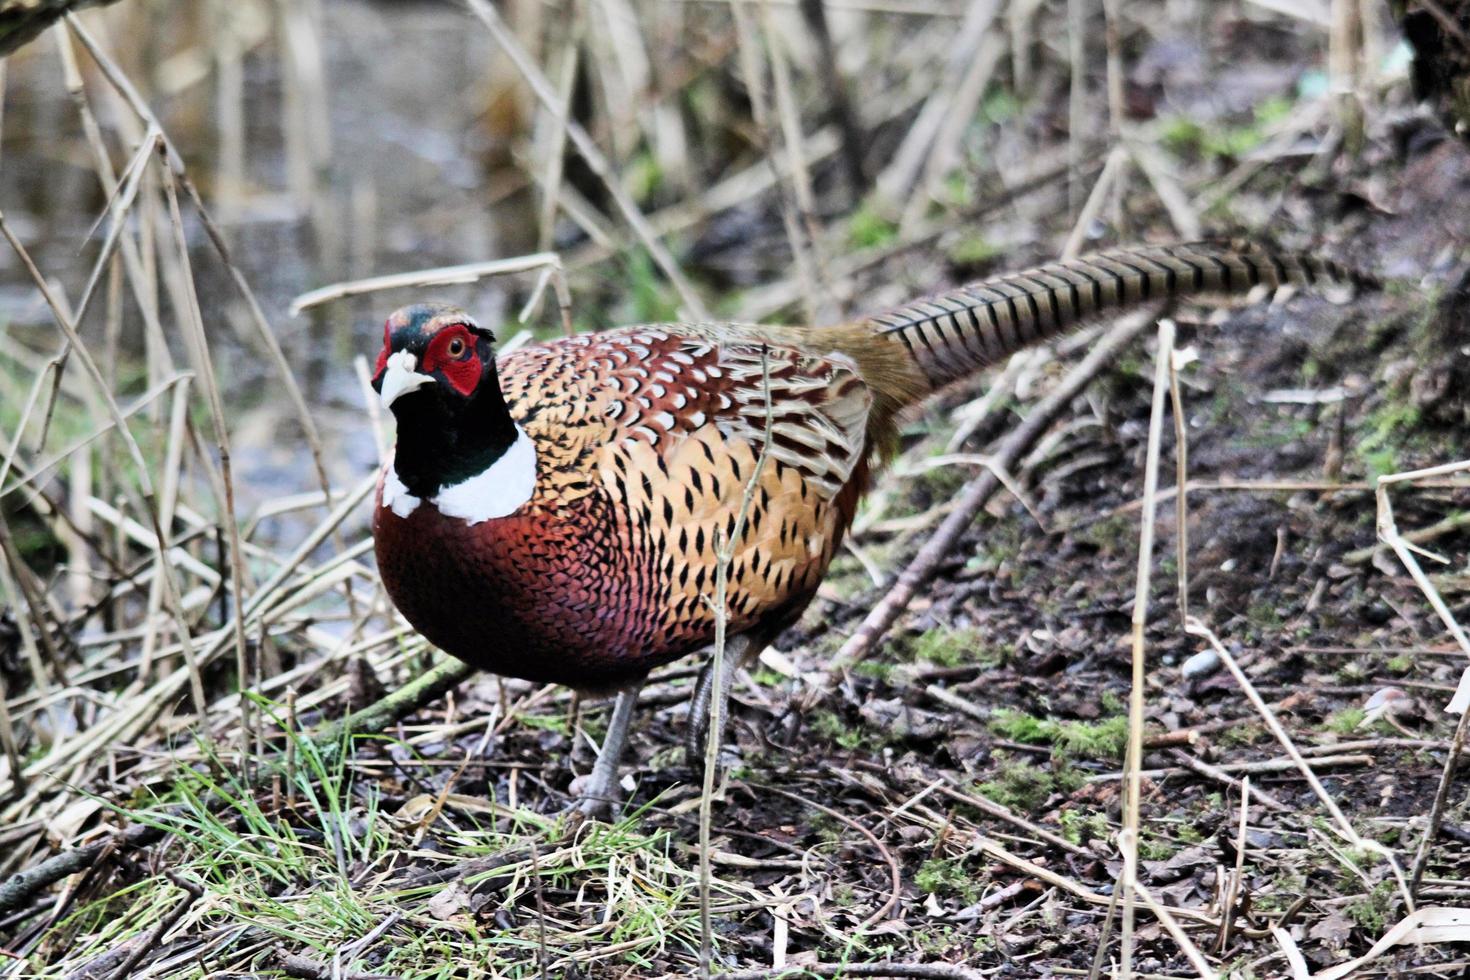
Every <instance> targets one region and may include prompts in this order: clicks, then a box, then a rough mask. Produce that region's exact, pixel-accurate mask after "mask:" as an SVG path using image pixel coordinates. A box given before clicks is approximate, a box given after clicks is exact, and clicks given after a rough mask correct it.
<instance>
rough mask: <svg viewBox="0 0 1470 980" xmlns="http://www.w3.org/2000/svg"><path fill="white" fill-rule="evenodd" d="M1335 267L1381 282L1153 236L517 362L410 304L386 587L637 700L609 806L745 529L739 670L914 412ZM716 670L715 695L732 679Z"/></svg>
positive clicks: (589, 341)
mask: <svg viewBox="0 0 1470 980" xmlns="http://www.w3.org/2000/svg"><path fill="white" fill-rule="evenodd" d="M1317 282H1331V283H1346V284H1354V285H1367V284H1371V282H1370V280H1367V279H1366V278H1365V277H1363V276H1361V275H1360V274H1358V273H1356V272H1353V271H1350V270H1347V269H1345V268H1343V267H1342V266H1339V265H1338V264H1336V263H1334V262H1332V261H1330V260H1326V259H1322V258H1318V257H1314V256H1310V255H1303V254H1286V253H1276V252H1272V251H1269V250H1266V249H1264V248H1260V247H1257V246H1254V245H1250V244H1233V243H1232V244H1225V243H1216V242H1198V243H1192V244H1183V245H1170V246H1143V247H1135V248H1122V249H1116V250H1112V251H1106V252H1101V253H1099V254H1095V255H1092V256H1088V257H1085V258H1081V259H1076V260H1072V261H1062V262H1055V263H1052V264H1050V265H1043V266H1040V267H1039V268H1035V269H1032V270H1029V271H1026V272H1022V273H1018V274H1014V275H1006V276H1000V277H997V278H993V279H988V280H985V281H983V282H980V283H976V284H973V285H969V286H965V287H962V288H959V289H955V290H952V291H950V292H946V293H942V294H940V295H937V296H933V297H930V298H927V299H922V300H918V301H916V302H913V303H910V304H908V305H906V306H903V307H901V308H898V309H895V310H892V311H889V312H886V313H882V314H879V315H876V316H873V317H870V318H868V319H864V320H860V321H857V322H853V323H848V324H845V325H841V326H834V327H825V328H806V327H775V326H760V325H755V324H739V323H688V324H650V325H644V326H634V327H626V328H622V329H617V330H610V331H606V332H602V333H595V334H587V335H581V336H574V337H566V338H562V339H558V340H553V341H549V342H546V343H541V344H536V345H532V346H527V347H523V348H521V349H519V350H517V351H515V352H514V353H511V354H507V355H506V356H504V357H502V358H500V359H498V360H497V359H496V356H495V350H494V336H493V334H492V333H491V332H490V331H489V330H487V329H485V328H484V327H483V326H481V325H480V324H479V323H477V322H476V321H475V319H474V318H473V317H471V316H470V315H469V314H467V313H465V312H464V311H462V310H459V309H455V308H453V307H451V306H446V305H440V304H418V305H414V306H408V307H405V308H404V309H401V310H398V311H397V312H395V313H393V314H392V315H391V316H389V318H388V320H387V323H386V325H385V328H384V334H383V349H382V352H381V353H380V354H379V356H378V361H377V368H376V371H375V375H374V378H373V387H374V389H375V390H376V391H377V392H378V393H379V396H380V399H381V402H382V404H383V405H384V406H385V407H386V408H388V409H391V411H392V412H393V414H394V416H395V417H396V419H397V445H396V448H395V451H394V455H393V457H392V458H391V459H390V460H389V462H388V463H387V465H386V466H385V467H384V470H383V473H382V475H381V478H380V482H379V487H378V496H377V505H376V508H375V511H374V518H373V531H374V536H375V544H376V551H377V560H378V567H379V570H380V572H381V574H382V579H383V583H384V585H385V586H386V588H387V590H388V594H389V595H390V596H391V597H392V600H393V602H394V603H395V604H396V605H397V607H398V609H399V610H400V611H401V612H402V613H403V615H404V616H405V617H406V618H407V620H408V622H409V623H411V624H412V625H413V626H414V627H415V628H416V629H417V630H418V631H419V632H421V633H422V634H423V635H424V636H425V637H426V638H427V639H428V640H429V641H430V642H432V643H433V644H434V645H436V646H438V647H440V648H441V649H443V650H444V651H446V652H447V653H450V654H452V655H453V656H455V657H458V658H460V659H462V660H464V661H466V662H467V663H469V664H470V665H472V666H475V667H478V668H482V669H484V670H488V671H493V672H495V673H497V674H503V675H508V676H512V677H519V678H524V679H527V680H532V681H539V682H555V683H559V684H566V685H569V686H571V687H573V688H576V689H579V690H581V691H590V692H612V691H616V692H618V696H617V698H616V701H615V704H614V710H613V717H612V720H611V723H610V725H609V731H608V733H607V735H606V737H605V739H604V743H603V746H602V749H601V751H600V753H599V755H598V759H597V761H596V763H595V764H594V767H593V770H592V773H591V777H590V779H589V781H588V785H587V786H586V787H585V788H584V790H583V799H584V801H585V802H586V804H587V807H588V808H589V809H591V808H593V807H595V806H596V805H597V804H598V802H599V801H602V800H604V799H606V798H607V796H608V794H609V793H610V791H611V790H612V788H613V784H614V781H615V776H616V772H617V764H618V760H619V757H620V755H621V752H622V747H623V744H624V741H625V737H626V733H627V729H628V726H629V723H630V721H631V719H632V717H633V708H634V705H635V703H636V698H637V692H638V689H639V687H640V686H641V685H642V683H643V681H644V679H645V678H646V677H647V675H648V672H649V670H651V669H652V668H654V667H658V666H660V665H661V664H665V663H668V662H670V661H672V660H675V659H677V658H679V657H683V656H685V655H686V654H690V653H693V652H695V651H697V650H699V649H701V648H704V647H707V646H708V645H709V644H710V643H711V642H712V640H713V637H714V634H715V621H716V615H715V610H714V608H713V604H712V602H711V601H710V597H712V595H713V593H714V589H715V578H716V569H717V564H718V562H717V559H716V555H717V552H718V551H719V550H720V549H721V548H724V547H726V545H727V544H728V545H729V551H730V554H731V557H730V559H729V563H728V565H727V603H726V608H727V620H726V622H727V632H728V635H729V637H730V641H729V644H728V647H727V649H728V650H729V651H730V653H731V655H730V656H728V657H727V660H728V661H730V662H731V663H733V662H735V661H736V660H737V659H739V658H740V657H744V658H747V659H748V658H750V657H753V656H755V655H756V654H758V653H759V651H760V650H761V649H763V648H764V647H765V646H766V645H767V644H768V643H770V642H771V641H772V640H773V639H774V638H775V637H776V636H777V634H779V633H780V632H781V631H782V630H783V629H784V628H785V627H787V626H788V625H790V624H791V623H792V622H793V621H795V620H796V619H797V617H798V616H799V615H800V614H801V612H802V610H803V609H804V608H805V607H806V605H807V604H808V603H809V602H810V601H811V599H812V597H813V595H814V594H815V592H816V589H817V585H818V583H819V582H820V581H821V580H822V576H823V574H824V573H825V571H826V569H827V566H828V564H829V563H830V562H831V561H832V557H833V555H834V553H835V552H836V551H837V548H838V546H839V545H840V544H841V542H842V537H843V534H844V533H845V532H846V530H847V529H848V527H849V525H850V524H851V523H852V520H853V516H854V513H855V512H856V509H857V506H858V501H859V498H860V497H861V496H862V495H863V493H864V491H865V490H866V488H867V487H868V484H869V480H870V478H871V477H872V475H873V472H874V469H875V468H876V467H878V466H880V465H881V464H882V463H883V461H884V460H885V459H886V458H888V457H889V456H890V455H891V454H892V452H893V450H894V448H895V446H896V443H897V425H896V419H897V418H898V415H899V413H900V412H901V411H902V410H903V409H904V408H905V407H907V406H910V405H913V404H915V403H916V402H918V401H920V400H922V399H923V398H924V397H925V396H927V395H929V394H930V393H932V392H935V391H937V390H939V389H941V388H943V387H945V386H946V385H948V384H949V383H951V382H953V381H955V380H957V379H959V378H961V377H963V376H965V375H968V374H970V373H972V372H975V371H978V370H980V369H982V368H985V367H986V366H988V365H991V364H995V363H996V362H998V361H1000V360H1002V359H1004V358H1005V357H1007V356H1008V355H1010V354H1012V353H1014V352H1016V351H1018V350H1020V349H1022V348H1024V347H1027V346H1029V345H1032V344H1035V343H1037V342H1039V341H1042V340H1045V339H1047V338H1049V337H1054V336H1056V335H1058V334H1060V333H1063V332H1065V331H1067V330H1069V329H1071V328H1073V327H1076V326H1077V325H1078V324H1080V323H1082V322H1083V321H1086V320H1088V319H1092V318H1095V317H1097V316H1099V315H1101V314H1104V313H1116V312H1118V311H1121V310H1124V309H1126V308H1129V307H1134V306H1138V305H1140V304H1144V303H1147V302H1148V301H1150V300H1155V299H1165V298H1168V297H1183V296H1188V295H1195V294H1203V293H1217V294H1232V293H1234V294H1240V293H1245V292H1247V291H1249V290H1251V289H1253V288H1254V287H1256V286H1258V285H1264V286H1267V287H1275V286H1278V285H1281V284H1284V283H1300V284H1313V283H1317ZM747 485H749V486H750V492H749V499H748V503H743V502H744V501H745V500H746V495H747ZM742 507H744V509H745V514H746V522H745V524H744V526H743V527H740V526H739V517H740V512H741V510H742ZM737 531H738V538H737ZM707 673H708V672H707V671H706V675H705V676H704V677H702V679H701V683H700V684H699V685H698V690H699V691H700V692H701V693H703V694H705V695H706V698H705V699H704V700H707V692H708V690H709V685H710V684H711V683H713V684H715V685H717V686H718V685H721V684H722V683H723V681H724V679H723V678H716V679H713V680H711V679H709V678H708V676H707ZM721 690H723V689H722V688H721ZM696 711H698V712H699V713H700V714H701V715H702V707H701V708H699V709H696V708H692V709H691V725H692V726H693V725H699V724H701V721H700V719H698V718H696V717H695V712H696Z"/></svg>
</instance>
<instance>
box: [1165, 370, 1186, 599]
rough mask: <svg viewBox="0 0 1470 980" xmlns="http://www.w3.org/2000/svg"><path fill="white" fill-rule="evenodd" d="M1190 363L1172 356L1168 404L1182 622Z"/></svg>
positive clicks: (1175, 538) (1176, 561)
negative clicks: (1184, 387) (1184, 372)
mask: <svg viewBox="0 0 1470 980" xmlns="http://www.w3.org/2000/svg"><path fill="white" fill-rule="evenodd" d="M1185 363H1187V362H1185V361H1184V359H1183V358H1182V357H1181V356H1180V354H1179V353H1178V352H1177V351H1171V352H1170V355H1169V403H1170V407H1171V409H1172V414H1173V416H1174V481H1175V483H1174V542H1175V564H1177V565H1178V566H1179V623H1180V625H1181V626H1182V625H1184V623H1186V622H1188V621H1189V421H1188V418H1187V417H1186V416H1185V414H1184V396H1183V395H1182V394H1181V392H1180V390H1179V369H1180V368H1182V367H1183V366H1184V364H1185Z"/></svg>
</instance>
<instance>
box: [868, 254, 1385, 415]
mask: <svg viewBox="0 0 1470 980" xmlns="http://www.w3.org/2000/svg"><path fill="white" fill-rule="evenodd" d="M1284 283H1296V284H1300V285H1306V286H1311V285H1317V284H1322V283H1329V284H1339V285H1353V286H1359V287H1373V286H1377V285H1378V284H1379V283H1378V280H1376V279H1375V278H1373V277H1372V276H1369V275H1365V274H1363V273H1360V272H1356V271H1354V270H1352V269H1349V268H1346V267H1344V266H1342V265H1339V264H1338V263H1336V262H1334V261H1332V260H1331V259H1324V258H1319V257H1317V256H1315V255H1307V254H1302V253H1295V252H1273V251H1271V250H1270V249H1267V248H1263V247H1261V246H1259V245H1255V244H1253V243H1250V242H1231V241H1201V242H1189V243H1186V244H1181V245H1145V246H1136V247H1131V248H1118V249H1112V250H1109V251H1106V252H1098V253H1096V254H1094V255H1086V256H1083V257H1082V258H1078V259H1072V260H1069V261H1065V262H1053V263H1050V264H1049V265H1043V266H1039V267H1038V268H1035V269H1030V270H1028V271H1026V272H1018V273H1014V274H1012V275H1005V276H998V277H996V278H993V279H986V280H983V281H981V282H977V283H971V284H970V285H968V286H962V287H960V288H958V289H955V290H952V291H950V292H947V293H941V294H940V295H938V296H931V297H928V298H925V299H921V300H916V301H915V302H912V303H909V304H907V305H906V306H902V307H899V308H898V309H895V310H890V311H888V312H886V313H881V314H879V315H877V316H874V317H870V318H869V323H870V324H871V325H872V327H873V328H874V329H875V330H876V331H877V332H878V333H879V334H881V335H885V336H888V337H890V338H892V339H893V340H894V342H896V343H902V344H903V345H904V346H905V348H907V350H908V353H909V355H910V356H911V357H912V358H913V359H914V361H915V362H916V363H917V364H918V365H919V368H920V369H921V370H922V371H923V373H924V375H925V377H927V378H928V380H929V383H930V384H931V385H932V386H933V387H935V388H938V387H940V386H942V385H944V384H947V383H948V382H950V381H954V380H955V379H957V378H960V377H963V376H964V375H966V374H969V373H971V372H972V371H975V370H978V369H980V368H983V367H985V366H986V365H989V364H994V363H996V362H997V361H1000V360H1002V359H1004V358H1006V357H1008V356H1010V355H1011V354H1014V353H1015V352H1016V351H1018V350H1022V349H1023V348H1026V347H1029V346H1031V345H1032V344H1035V343H1038V342H1040V341H1043V340H1046V339H1048V338H1050V337H1055V336H1057V335H1058V334H1061V333H1065V332H1066V331H1068V330H1071V329H1072V328H1074V327H1076V326H1078V325H1079V324H1081V323H1083V322H1084V321H1087V320H1090V319H1093V318H1095V317H1097V316H1099V315H1102V314H1107V313H1119V312H1122V311H1124V310H1127V309H1130V308H1132V307H1137V306H1140V305H1142V304H1145V303H1147V302H1149V301H1150V300H1158V299H1166V298H1171V297H1185V296H1197V295H1201V294H1212V293H1213V294H1237V295H1238V294H1244V293H1248V292H1250V291H1251V290H1252V289H1253V288H1255V287H1256V286H1258V285H1262V284H1265V285H1266V286H1269V287H1272V288H1274V287H1276V286H1280V285H1282V284H1284Z"/></svg>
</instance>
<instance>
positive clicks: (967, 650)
mask: <svg viewBox="0 0 1470 980" xmlns="http://www.w3.org/2000/svg"><path fill="white" fill-rule="evenodd" d="M913 649H914V656H915V657H916V658H918V659H919V660H922V661H924V662H926V663H931V664H936V665H938V666H940V667H961V666H964V665H965V664H973V663H981V664H983V665H985V666H992V665H994V664H995V663H996V662H997V661H998V659H999V658H997V657H995V656H994V655H993V654H990V655H988V656H987V654H986V652H985V651H984V650H983V649H982V642H981V636H980V633H979V632H978V631H976V630H969V629H947V628H944V627H940V628H937V629H932V630H929V631H928V632H927V633H923V634H921V635H920V636H919V638H918V639H917V640H915V641H914V647H913Z"/></svg>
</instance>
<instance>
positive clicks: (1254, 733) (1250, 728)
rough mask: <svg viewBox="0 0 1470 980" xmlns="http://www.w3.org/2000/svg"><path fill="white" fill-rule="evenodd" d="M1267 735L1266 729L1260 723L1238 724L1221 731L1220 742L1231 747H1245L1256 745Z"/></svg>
mask: <svg viewBox="0 0 1470 980" xmlns="http://www.w3.org/2000/svg"><path fill="white" fill-rule="evenodd" d="M1265 735H1266V730H1265V729H1264V728H1262V727H1261V726H1260V725H1236V726H1234V727H1233V728H1227V729H1225V730H1224V731H1223V732H1221V733H1220V736H1219V738H1220V744H1221V745H1223V746H1227V747H1229V748H1243V747H1245V746H1247V745H1254V744H1255V743H1256V742H1259V741H1260V740H1261V739H1262V738H1264V737H1265Z"/></svg>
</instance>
